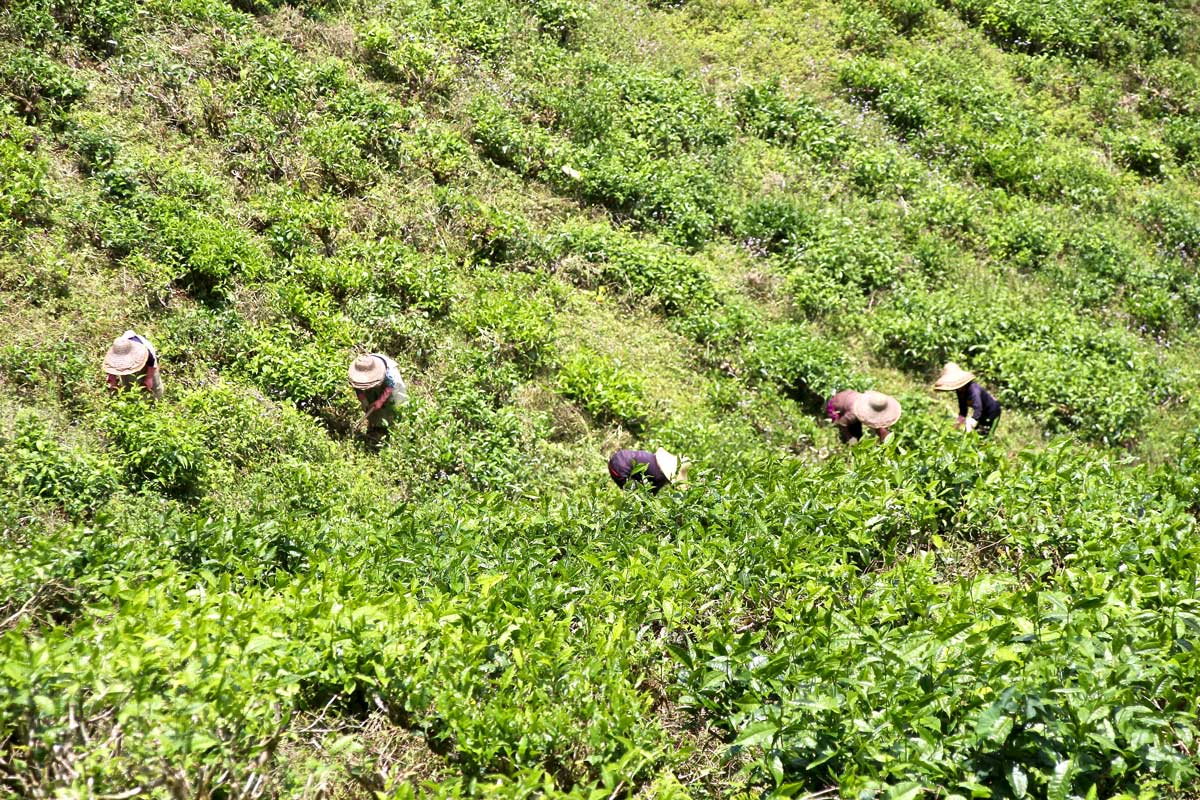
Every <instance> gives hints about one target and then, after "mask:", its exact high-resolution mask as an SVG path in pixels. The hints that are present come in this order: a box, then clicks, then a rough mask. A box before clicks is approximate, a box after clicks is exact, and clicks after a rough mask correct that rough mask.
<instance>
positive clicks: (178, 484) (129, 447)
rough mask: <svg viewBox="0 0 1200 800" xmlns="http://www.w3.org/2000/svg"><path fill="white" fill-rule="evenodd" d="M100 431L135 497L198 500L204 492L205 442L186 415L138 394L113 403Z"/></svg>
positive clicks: (202, 433) (196, 427)
mask: <svg viewBox="0 0 1200 800" xmlns="http://www.w3.org/2000/svg"><path fill="white" fill-rule="evenodd" d="M102 426H103V429H104V431H105V433H106V434H107V436H108V440H109V441H110V442H111V444H112V447H113V448H114V451H115V453H114V455H115V458H116V459H117V460H118V462H119V463H120V464H121V466H122V468H123V471H124V480H125V484H126V485H127V486H128V487H129V488H130V489H132V490H133V491H135V492H142V491H146V490H151V491H156V492H161V493H162V494H165V495H168V496H170V497H174V498H178V499H191V498H197V497H199V496H200V494H201V491H202V489H203V488H204V478H205V473H206V472H207V469H208V464H207V456H206V452H207V442H206V441H205V435H204V431H203V429H202V428H200V426H199V425H197V424H195V422H193V421H192V420H191V419H189V418H188V417H187V416H185V415H183V414H181V413H179V412H178V411H176V410H174V409H171V408H169V407H168V406H166V405H163V404H155V403H152V402H151V401H149V400H147V399H145V398H143V397H141V396H140V395H134V394H127V395H125V396H123V397H121V398H119V399H118V400H116V401H115V402H114V403H113V405H112V406H111V408H110V409H109V411H108V412H107V413H106V415H105V417H104V419H103V421H102Z"/></svg>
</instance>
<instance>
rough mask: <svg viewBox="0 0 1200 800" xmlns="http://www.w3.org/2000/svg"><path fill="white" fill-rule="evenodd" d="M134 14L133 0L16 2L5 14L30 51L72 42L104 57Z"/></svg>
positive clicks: (110, 51) (116, 45)
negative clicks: (73, 40)
mask: <svg viewBox="0 0 1200 800" xmlns="http://www.w3.org/2000/svg"><path fill="white" fill-rule="evenodd" d="M135 10H136V5H135V3H134V0H17V2H14V3H12V4H11V5H10V6H9V7H8V14H9V17H10V19H12V20H13V22H14V23H15V27H16V28H17V30H18V31H19V32H20V35H21V36H22V37H23V38H24V40H25V42H26V43H27V44H28V45H29V46H30V47H33V48H42V47H44V46H45V45H47V44H50V43H54V42H58V41H66V40H69V39H75V40H77V41H79V42H80V43H81V44H82V45H83V46H84V47H86V48H87V49H88V50H89V51H91V52H92V53H93V54H96V55H106V54H110V53H113V52H115V51H116V50H117V49H118V48H119V39H120V38H121V35H122V34H123V33H124V31H125V29H126V28H128V27H129V26H130V24H131V23H132V22H133V19H134V15H135Z"/></svg>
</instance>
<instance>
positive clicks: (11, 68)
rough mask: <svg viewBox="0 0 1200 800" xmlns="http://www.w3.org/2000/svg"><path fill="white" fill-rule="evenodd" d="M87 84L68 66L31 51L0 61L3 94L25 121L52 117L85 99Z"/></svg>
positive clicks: (21, 51) (0, 82)
mask: <svg viewBox="0 0 1200 800" xmlns="http://www.w3.org/2000/svg"><path fill="white" fill-rule="evenodd" d="M85 91H86V86H85V85H84V83H83V81H81V80H80V79H79V78H77V77H76V76H75V73H74V72H72V71H71V69H70V68H69V67H66V66H64V65H62V64H60V63H59V62H57V61H54V60H52V59H49V58H47V57H45V56H44V55H41V54H39V53H35V52H33V51H31V50H18V51H17V52H15V53H11V52H10V53H7V54H6V55H5V57H4V58H3V59H2V60H0V96H3V97H5V98H6V99H7V100H9V101H10V102H11V103H12V104H13V106H14V107H15V108H16V110H17V113H19V114H21V115H22V116H24V117H25V121H26V122H30V123H36V122H43V121H46V120H53V119H56V118H58V117H60V116H61V115H62V114H63V113H64V112H66V111H67V110H68V109H70V108H71V106H73V105H75V103H77V102H79V101H80V100H81V99H83V96H84V93H85Z"/></svg>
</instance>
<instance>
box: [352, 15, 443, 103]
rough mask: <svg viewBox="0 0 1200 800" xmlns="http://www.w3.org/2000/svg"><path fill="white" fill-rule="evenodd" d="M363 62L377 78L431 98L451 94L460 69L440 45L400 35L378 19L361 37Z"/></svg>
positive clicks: (415, 36) (360, 44)
mask: <svg viewBox="0 0 1200 800" xmlns="http://www.w3.org/2000/svg"><path fill="white" fill-rule="evenodd" d="M358 45H359V47H360V48H362V51H363V60H364V61H365V63H366V65H367V68H368V69H369V70H370V71H371V74H372V75H374V76H375V77H376V78H378V79H380V80H383V81H389V82H392V83H399V84H402V85H404V86H406V87H408V88H409V89H410V90H412V91H414V92H417V93H421V94H428V95H441V94H448V93H449V92H450V90H451V89H452V87H453V85H454V81H455V79H456V78H457V76H458V69H457V68H456V67H455V65H454V63H453V62H452V61H451V60H450V59H449V58H447V57H446V56H445V55H444V54H443V53H442V51H441V49H440V48H439V47H438V45H437V44H436V43H435V42H433V41H430V40H427V39H425V38H423V37H421V36H419V35H417V34H415V33H413V32H406V33H405V34H403V35H398V34H397V33H396V32H395V31H394V30H393V29H392V28H391V27H390V26H388V25H386V24H385V23H382V22H379V21H378V20H376V21H374V22H371V23H368V25H367V26H366V27H364V28H363V29H362V30H361V31H360V32H359V34H358Z"/></svg>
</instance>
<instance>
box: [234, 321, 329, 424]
mask: <svg viewBox="0 0 1200 800" xmlns="http://www.w3.org/2000/svg"><path fill="white" fill-rule="evenodd" d="M349 361H350V359H349V356H348V354H347V353H346V351H345V349H344V347H343V346H342V345H341V344H340V343H327V342H323V341H320V340H318V339H316V338H315V337H313V336H305V335H303V334H300V333H297V332H296V331H293V330H291V329H290V328H285V327H282V326H278V327H263V328H259V329H257V330H254V331H250V332H249V340H248V341H247V342H246V344H245V345H244V349H243V354H242V359H241V361H240V366H241V368H242V369H243V370H244V371H245V372H246V373H248V374H249V375H250V376H252V377H253V378H254V380H255V383H257V384H258V386H259V388H260V389H262V391H263V392H264V393H265V394H266V395H267V396H268V397H272V398H275V399H288V400H291V401H292V402H293V403H295V404H296V405H297V406H298V407H299V408H301V409H303V410H305V411H308V412H310V413H312V412H326V411H328V410H329V409H330V408H331V407H333V406H335V404H336V403H337V402H338V401H339V400H341V401H342V402H343V403H349V402H350V400H351V399H352V395H348V393H349V391H350V390H349V388H348V386H347V384H346V375H345V372H346V366H347V364H348V363H349Z"/></svg>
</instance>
